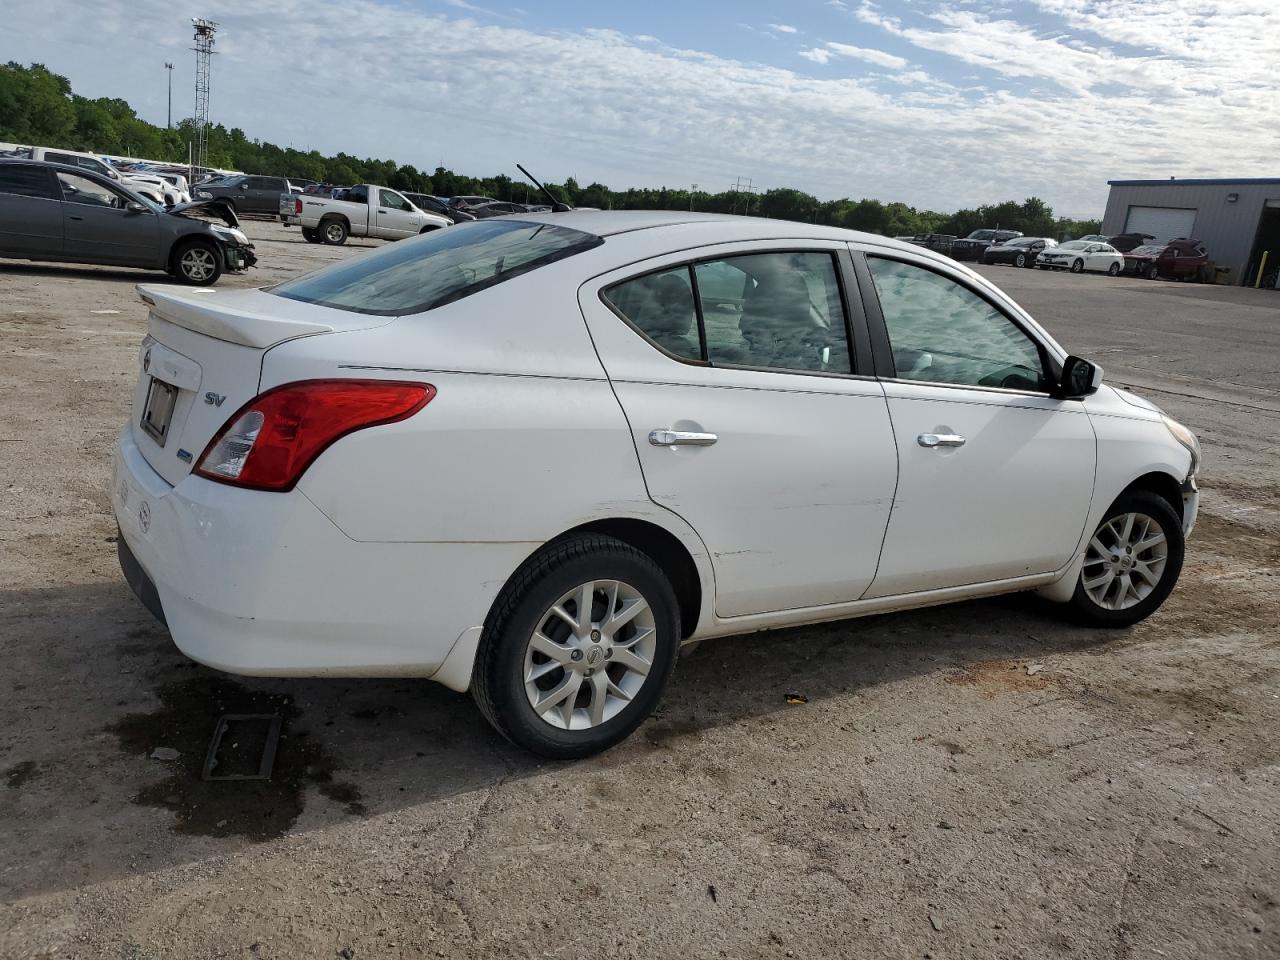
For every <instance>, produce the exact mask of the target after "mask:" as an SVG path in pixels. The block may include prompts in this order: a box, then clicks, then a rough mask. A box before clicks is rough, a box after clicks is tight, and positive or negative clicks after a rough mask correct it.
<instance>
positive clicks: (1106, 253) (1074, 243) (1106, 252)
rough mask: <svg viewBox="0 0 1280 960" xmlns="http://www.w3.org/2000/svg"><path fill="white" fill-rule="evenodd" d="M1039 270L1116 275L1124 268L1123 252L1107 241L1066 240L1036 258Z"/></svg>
mask: <svg viewBox="0 0 1280 960" xmlns="http://www.w3.org/2000/svg"><path fill="white" fill-rule="evenodd" d="M1036 266H1037V267H1039V268H1040V269H1041V270H1070V271H1071V272H1072V273H1083V272H1084V271H1085V270H1093V271H1096V272H1098V273H1109V274H1111V276H1113V277H1114V276H1118V275H1119V273H1120V271H1121V270H1123V269H1124V254H1123V253H1121V252H1120V251H1119V250H1117V249H1116V248H1115V247H1113V246H1111V244H1109V243H1093V242H1090V241H1088V240H1068V241H1067V242H1066V243H1063V244H1059V245H1058V246H1056V247H1053V248H1052V249H1050V250H1046V251H1044V253H1042V254H1040V256H1039V257H1037V258H1036Z"/></svg>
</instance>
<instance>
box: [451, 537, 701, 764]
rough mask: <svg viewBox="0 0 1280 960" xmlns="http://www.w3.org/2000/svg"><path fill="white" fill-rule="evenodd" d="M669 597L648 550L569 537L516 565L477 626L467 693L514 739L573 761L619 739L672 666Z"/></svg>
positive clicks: (674, 642)
mask: <svg viewBox="0 0 1280 960" xmlns="http://www.w3.org/2000/svg"><path fill="white" fill-rule="evenodd" d="M679 624H680V614H679V604H678V601H677V600H676V596H675V592H674V590H672V588H671V584H670V582H669V581H668V580H667V578H666V576H665V575H664V574H663V572H662V570H661V569H660V568H659V567H658V565H657V564H656V563H655V562H654V561H653V560H652V559H651V558H650V557H649V556H647V555H646V554H644V553H641V552H640V551H639V550H637V549H635V548H634V547H632V546H630V545H629V544H626V543H623V542H622V541H620V540H616V539H614V538H612V537H605V536H600V535H596V534H589V535H582V536H573V537H567V538H565V539H563V540H559V541H555V542H553V543H551V544H549V545H548V546H547V547H545V548H544V549H543V550H541V551H539V552H538V553H537V554H535V555H534V556H533V557H531V558H530V559H529V560H527V561H526V562H525V563H524V565H523V566H522V567H521V568H520V569H519V570H518V571H516V573H515V575H514V576H513V577H512V578H511V580H510V582H508V584H507V585H506V586H505V587H504V588H503V590H502V593H500V594H499V595H498V599H497V600H496V601H495V602H494V606H493V610H492V611H491V612H490V614H489V617H488V619H487V621H486V622H485V626H484V633H483V635H482V637H481V640H480V648H479V650H478V651H477V653H476V663H475V667H474V670H473V672H472V678H471V690H472V693H473V695H474V696H475V700H476V703H477V705H478V706H479V707H480V710H481V712H482V713H483V714H484V715H485V717H486V718H488V720H489V722H490V723H492V724H493V725H494V727H495V728H497V730H498V732H500V733H501V734H502V735H503V736H505V737H506V738H507V739H509V740H511V741H512V742H513V743H515V744H517V745H519V746H521V747H524V748H525V749H526V750H530V751H532V752H533V753H536V754H539V755H540V756H544V757H549V758H554V759H561V760H567V759H574V758H578V757H585V756H589V755H591V754H593V753H598V752H600V751H601V750H605V749H608V748H609V747H611V746H613V745H614V744H616V743H618V742H619V741H621V740H623V739H625V738H626V737H627V736H629V735H630V734H631V732H632V731H634V730H635V728H636V727H638V726H639V725H640V724H641V723H642V722H643V721H644V719H645V718H646V717H647V716H648V715H649V714H650V713H651V712H652V710H653V708H654V706H655V705H656V704H657V702H658V698H659V697H660V696H661V695H662V690H663V688H664V687H665V686H666V682H667V678H668V677H669V676H670V674H671V671H672V669H673V667H674V666H675V662H676V656H677V648H678V646H679V643H680V629H679Z"/></svg>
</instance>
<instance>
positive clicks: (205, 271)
mask: <svg viewBox="0 0 1280 960" xmlns="http://www.w3.org/2000/svg"><path fill="white" fill-rule="evenodd" d="M178 266H179V268H180V269H181V270H182V275H183V276H184V277H186V278H187V279H188V280H195V281H197V282H199V281H201V280H208V279H209V278H210V277H211V276H213V271H214V270H215V268H216V267H217V263H216V262H215V261H214V259H213V252H212V251H211V250H208V249H207V248H205V247H191V248H190V249H189V250H186V251H185V252H184V253H183V254H182V257H181V259H179V261H178Z"/></svg>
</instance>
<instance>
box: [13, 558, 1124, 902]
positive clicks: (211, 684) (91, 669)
mask: <svg viewBox="0 0 1280 960" xmlns="http://www.w3.org/2000/svg"><path fill="white" fill-rule="evenodd" d="M0 611H4V613H3V614H0V616H2V619H0V656H3V657H4V659H5V662H6V664H7V665H8V666H9V669H8V670H6V674H5V679H4V680H3V681H0V683H2V684H3V686H2V687H0V689H3V692H4V698H3V699H2V700H0V729H3V730H5V731H6V734H5V739H4V740H3V741H0V743H2V745H3V752H2V753H0V778H3V779H4V780H5V781H6V783H7V787H6V786H0V819H2V820H3V821H4V822H6V823H17V822H25V823H26V824H27V828H26V829H24V831H22V832H21V834H20V835H19V834H17V833H15V832H12V831H11V832H9V835H8V838H7V840H6V841H5V842H4V847H7V849H5V850H4V853H5V859H6V860H7V861H8V862H9V863H10V864H12V865H16V866H13V867H12V868H10V869H9V870H7V871H5V872H4V873H3V879H0V891H2V892H3V894H4V897H5V899H15V898H18V897H24V896H30V895H34V894H39V893H48V892H53V891H57V890H64V889H73V888H79V887H82V886H84V885H86V884H89V883H96V882H101V881H103V880H106V879H110V878H112V877H116V876H127V875H133V874H140V873H147V872H150V871H152V870H157V869H161V868H164V867H167V866H173V865H177V864H182V863H187V862H192V861H195V860H198V859H201V858H203V857H205V856H208V855H209V853H210V850H211V846H210V844H214V846H213V847H212V849H214V850H216V851H218V852H231V851H234V850H235V849H238V848H240V847H243V846H246V845H251V844H254V843H259V842H263V841H268V840H271V839H273V838H276V837H280V836H282V835H285V834H287V833H290V832H294V833H296V832H299V831H306V830H317V829H324V828H327V827H329V826H332V825H335V824H340V823H343V822H348V821H351V820H353V819H359V818H364V817H371V816H376V815H382V814H386V813H389V812H393V811H396V810H400V809H403V808H406V807H410V806H414V805H417V804H422V803H427V802H431V801H435V800H440V799H442V798H450V797H455V796H459V795H463V794H468V793H472V792H475V791H483V790H485V789H488V788H490V787H492V786H494V785H496V784H498V783H503V782H507V781H510V780H512V779H520V778H526V777H536V776H543V775H555V774H556V773H558V772H560V771H564V770H565V769H566V768H572V767H575V766H576V767H581V768H584V770H590V769H593V768H600V767H602V766H608V767H617V766H619V765H622V766H625V765H627V764H628V763H631V762H633V761H636V760H638V759H640V758H643V757H644V756H645V755H646V754H648V753H651V752H652V751H655V750H682V751H686V752H690V753H693V754H696V753H697V751H698V749H699V748H698V745H697V740H698V738H700V737H701V736H702V735H703V734H704V733H708V732H710V731H711V730H712V729H713V728H717V727H725V726H733V725H741V724H744V723H750V722H751V721H753V720H756V719H758V718H764V717H767V716H768V715H770V714H773V713H775V712H777V711H784V710H794V709H802V708H805V709H807V708H809V707H811V706H813V705H815V704H821V702H822V701H824V700H829V699H832V698H851V697H855V696H857V695H859V693H860V692H864V691H867V690H868V689H869V688H874V687H875V686H877V685H881V684H891V683H893V682H895V681H898V680H901V679H903V678H907V677H911V676H916V675H921V674H928V673H936V672H944V673H947V674H954V675H955V676H957V677H961V678H964V677H969V676H976V675H977V674H975V673H974V671H975V669H976V668H975V665H977V664H991V663H994V662H997V661H1009V660H1010V659H1011V658H1012V659H1013V660H1014V661H1015V667H1012V668H1010V667H1006V668H1007V669H1015V668H1016V662H1017V661H1019V658H1029V657H1041V656H1045V655H1049V654H1053V653H1056V652H1064V651H1072V650H1079V649H1082V648H1087V647H1090V646H1093V645H1096V644H1099V643H1102V642H1104V641H1106V640H1108V639H1112V638H1114V636H1115V635H1114V634H1098V633H1094V632H1090V631H1086V630H1082V629H1079V628H1075V627H1071V626H1068V625H1066V624H1064V623H1063V622H1062V621H1061V620H1060V619H1059V618H1057V617H1056V616H1055V615H1054V614H1053V612H1052V611H1051V610H1050V609H1048V608H1047V607H1046V606H1044V605H1042V604H1040V603H1039V602H1037V601H1035V600H1034V599H1032V598H1028V597H1007V598H1000V599H995V600H985V601H974V602H969V603H963V604H958V605H953V606H948V607H938V608H932V609H929V610H922V611H915V612H908V613H901V614H889V615H880V616H875V617H868V618H864V619H860V620H852V621H842V622H837V623H833V624H827V625H822V626H811V627H804V628H798V629H790V630H781V631H773V632H769V633H757V634H753V635H748V636H742V637H734V638H725V639H718V640H714V641H708V642H706V643H705V644H703V645H702V647H701V648H700V649H698V650H696V651H695V652H693V653H692V655H689V656H687V657H684V658H683V659H682V662H681V663H680V664H679V666H678V667H677V670H676V673H675V675H674V677H673V680H672V683H671V686H670V687H669V688H668V691H667V694H666V697H665V698H664V701H663V703H662V704H661V705H660V707H659V709H658V711H657V712H656V713H655V715H654V716H653V717H652V718H651V719H650V720H648V721H647V722H646V723H645V724H644V726H642V727H641V728H640V730H639V731H637V733H636V734H635V735H633V736H632V737H631V738H630V739H629V740H628V741H626V742H625V743H623V744H622V745H620V746H619V747H617V748H615V749H614V750H612V751H610V752H609V753H608V754H606V755H604V756H603V757H598V758H593V759H590V760H585V761H581V762H580V763H579V764H576V765H575V764H559V763H546V762H542V761H540V760H538V758H535V757H533V756H531V755H529V754H526V753H523V752H522V751H520V750H518V749H516V748H515V747H513V746H511V745H510V744H508V743H507V742H506V741H505V740H503V739H502V738H501V737H499V736H498V735H497V734H496V733H494V731H493V730H492V729H491V728H490V727H489V726H488V724H487V723H486V722H485V721H484V720H483V719H482V717H481V716H480V714H479V712H478V711H477V710H476V708H475V706H474V705H473V704H472V703H471V701H470V698H469V697H468V696H466V695H462V694H457V693H454V692H453V691H450V690H447V689H446V688H444V687H441V686H438V685H436V684H433V683H431V682H429V681H425V680H418V679H391V680H376V679H368V680H328V679H325V680H318V679H293V678H283V679H249V678H241V677H230V676H227V675H225V674H220V673H217V672H215V671H212V670H208V669H206V668H204V667H201V666H198V665H196V664H194V663H192V662H190V661H189V660H187V659H186V658H185V657H183V656H182V655H181V654H180V653H179V652H178V651H177V650H176V648H175V647H174V646H173V644H172V642H171V641H170V639H169V637H168V634H167V632H166V631H165V629H164V628H163V627H162V626H160V625H159V624H158V623H156V622H155V621H153V620H151V619H150V616H149V615H148V614H147V613H146V612H145V611H144V610H143V609H142V608H141V606H140V605H139V604H138V603H137V601H136V600H135V599H134V598H133V596H132V594H131V593H130V592H129V590H128V588H127V586H125V584H124V583H123V582H119V583H116V582H106V583H100V584H94V585H84V586H71V587H59V588H49V589H34V590H8V591H0ZM980 672H981V671H980V670H979V671H978V673H980ZM1018 674H1019V675H1020V676H1022V677H1023V678H1024V679H1028V680H1038V679H1039V678H1034V677H1032V678H1028V677H1026V675H1025V671H1021V670H1019V671H1018ZM1010 675H1012V674H1010ZM789 695H798V696H792V697H791V702H793V703H803V704H805V705H806V706H805V707H797V706H792V705H789V701H788V696H789ZM227 714H253V715H274V716H279V717H280V718H281V720H282V734H281V737H280V740H279V745H278V750H277V753H276V755H275V762H274V769H273V772H272V775H271V778H270V780H265V781H241V782H209V781H206V780H203V779H201V771H202V768H203V766H204V762H205V754H206V750H207V748H208V744H209V741H210V737H211V735H212V734H213V732H214V728H215V725H216V724H217V722H218V719H219V717H221V716H223V715H227ZM814 722H821V721H819V720H817V719H815V720H814ZM158 828H160V829H161V830H162V831H167V832H168V836H167V837H164V838H163V839H161V840H157V839H156V837H155V834H156V831H157V829H158Z"/></svg>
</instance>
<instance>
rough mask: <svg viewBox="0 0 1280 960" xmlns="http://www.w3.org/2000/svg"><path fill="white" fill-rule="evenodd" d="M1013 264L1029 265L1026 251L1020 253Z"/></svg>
mask: <svg viewBox="0 0 1280 960" xmlns="http://www.w3.org/2000/svg"><path fill="white" fill-rule="evenodd" d="M1013 265H1014V266H1015V267H1025V266H1026V265H1027V255H1026V254H1025V253H1020V254H1018V255H1017V256H1016V257H1015V258H1014V260H1013Z"/></svg>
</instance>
